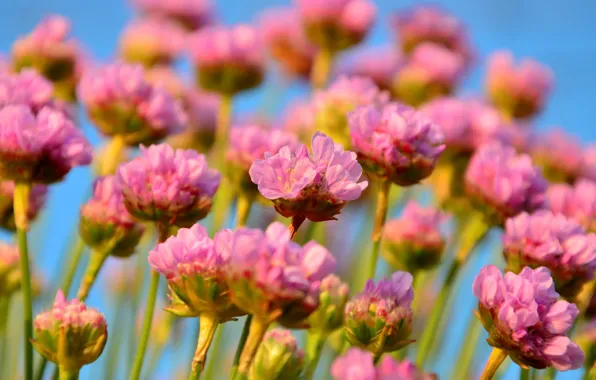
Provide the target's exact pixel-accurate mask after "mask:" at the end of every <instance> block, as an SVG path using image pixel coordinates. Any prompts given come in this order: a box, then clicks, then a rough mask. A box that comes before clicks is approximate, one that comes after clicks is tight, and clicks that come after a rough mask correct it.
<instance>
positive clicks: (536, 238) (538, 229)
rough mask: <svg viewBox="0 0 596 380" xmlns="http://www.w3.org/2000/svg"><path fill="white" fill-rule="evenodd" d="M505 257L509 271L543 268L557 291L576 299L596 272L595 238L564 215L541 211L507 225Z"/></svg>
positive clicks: (508, 221)
mask: <svg viewBox="0 0 596 380" xmlns="http://www.w3.org/2000/svg"><path fill="white" fill-rule="evenodd" d="M503 254H504V255H505V259H506V260H507V268H508V270H511V271H514V272H519V271H520V270H521V269H522V268H523V267H525V266H529V267H532V268H536V267H539V266H544V267H547V268H548V269H550V271H551V273H552V276H553V279H554V281H555V286H556V290H557V292H559V293H560V294H561V295H562V296H564V297H565V298H567V299H571V300H573V299H574V297H575V296H576V295H577V293H578V292H579V291H580V290H581V288H582V286H583V285H584V284H585V283H587V282H588V281H590V280H591V279H592V278H593V277H594V271H596V235H595V234H593V233H589V234H587V233H586V231H585V230H584V229H583V227H581V226H580V224H579V223H578V222H577V221H575V220H573V219H569V218H567V217H565V216H564V215H562V214H553V213H552V212H551V211H548V210H540V211H537V212H535V213H533V214H528V213H525V212H524V213H521V214H519V215H517V216H515V217H513V218H510V219H508V220H507V221H506V222H505V235H504V236H503Z"/></svg>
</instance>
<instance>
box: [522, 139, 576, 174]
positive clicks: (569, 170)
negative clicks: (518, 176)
mask: <svg viewBox="0 0 596 380" xmlns="http://www.w3.org/2000/svg"><path fill="white" fill-rule="evenodd" d="M530 150H531V152H530V153H531V154H532V158H533V159H534V161H535V162H536V163H537V164H538V165H540V166H541V167H542V172H543V173H544V176H545V177H546V178H547V179H548V180H550V181H553V182H569V183H571V182H573V180H575V178H576V177H577V176H578V175H579V172H580V170H581V165H582V145H581V143H580V141H579V140H578V139H577V138H575V137H574V136H572V135H570V134H569V133H567V132H565V131H564V130H563V129H561V128H554V129H551V130H550V131H548V132H547V133H545V134H538V135H536V136H535V138H534V139H532V142H531V146H530Z"/></svg>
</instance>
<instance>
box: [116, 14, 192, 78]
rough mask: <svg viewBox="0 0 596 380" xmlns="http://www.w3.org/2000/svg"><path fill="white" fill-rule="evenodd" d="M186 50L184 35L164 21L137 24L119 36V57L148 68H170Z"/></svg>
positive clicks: (182, 30) (151, 18)
mask: <svg viewBox="0 0 596 380" xmlns="http://www.w3.org/2000/svg"><path fill="white" fill-rule="evenodd" d="M184 47H185V31H184V29H182V27H181V26H179V25H178V24H175V23H173V22H171V21H169V20H166V19H163V18H154V17H150V18H144V19H140V20H134V21H133V22H132V23H131V24H130V25H128V26H127V27H126V29H125V30H124V31H123V32H122V35H121V36H120V48H119V50H120V56H121V57H122V58H123V59H124V60H126V61H127V62H133V63H140V64H143V65H145V66H147V67H151V66H154V65H159V64H165V65H167V64H169V63H171V62H172V61H174V60H175V59H176V58H177V57H178V55H179V54H180V53H181V52H182V51H183V50H184Z"/></svg>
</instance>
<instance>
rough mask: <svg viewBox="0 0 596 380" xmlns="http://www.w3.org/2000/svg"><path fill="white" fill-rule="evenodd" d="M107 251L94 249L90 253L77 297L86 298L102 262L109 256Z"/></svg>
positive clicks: (82, 299)
mask: <svg viewBox="0 0 596 380" xmlns="http://www.w3.org/2000/svg"><path fill="white" fill-rule="evenodd" d="M108 252H109V251H108ZM108 252H105V251H103V250H97V249H94V250H93V252H92V253H91V259H90V260H89V265H88V266H87V270H86V271H85V275H84V276H83V280H82V282H81V286H80V287H79V291H78V293H77V298H78V299H79V300H81V301H84V300H85V299H87V296H88V295H89V291H90V290H91V287H92V286H93V284H94V283H95V280H96V279H97V276H98V275H99V271H100V270H101V267H102V266H103V263H105V261H106V259H107V258H108V256H109V254H108Z"/></svg>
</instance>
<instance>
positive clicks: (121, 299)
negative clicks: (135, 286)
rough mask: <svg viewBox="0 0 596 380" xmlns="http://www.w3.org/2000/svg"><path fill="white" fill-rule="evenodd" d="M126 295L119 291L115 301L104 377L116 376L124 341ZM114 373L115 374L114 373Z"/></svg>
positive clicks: (107, 378) (113, 377) (108, 378)
mask: <svg viewBox="0 0 596 380" xmlns="http://www.w3.org/2000/svg"><path fill="white" fill-rule="evenodd" d="M126 304H127V297H126V293H124V292H123V293H120V294H119V295H118V298H117V301H116V315H115V317H114V322H113V326H116V327H114V331H113V332H112V333H110V341H108V344H109V348H108V352H107V355H108V365H107V368H106V374H105V379H106V380H110V379H115V378H118V364H120V355H119V354H120V346H121V345H122V344H123V343H124V341H123V340H122V338H123V335H124V334H123V333H124V331H125V330H124V327H125V322H124V316H125V315H126ZM114 374H116V375H114Z"/></svg>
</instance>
